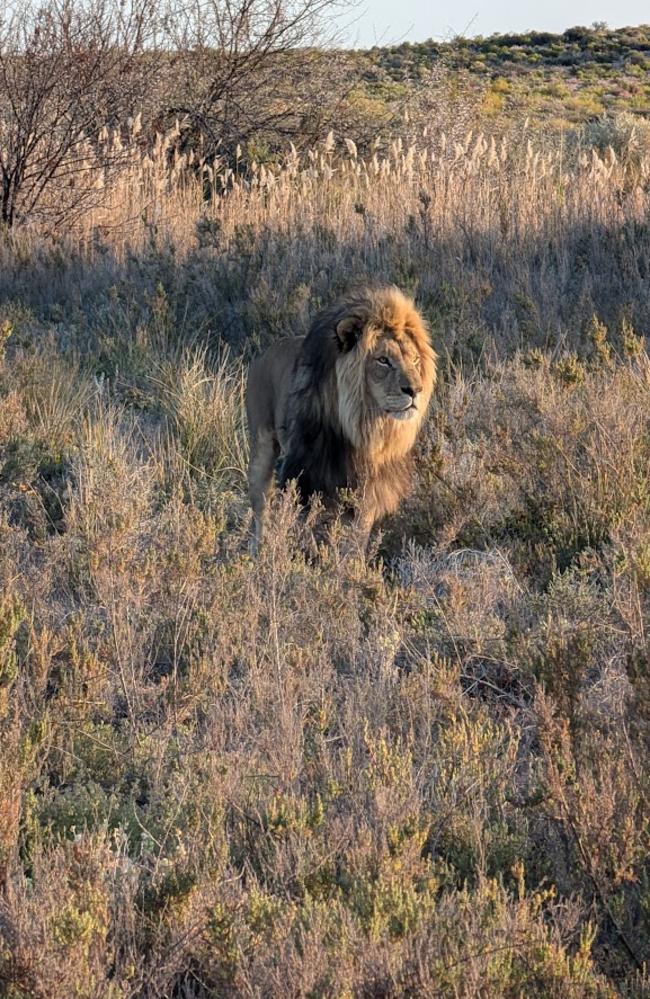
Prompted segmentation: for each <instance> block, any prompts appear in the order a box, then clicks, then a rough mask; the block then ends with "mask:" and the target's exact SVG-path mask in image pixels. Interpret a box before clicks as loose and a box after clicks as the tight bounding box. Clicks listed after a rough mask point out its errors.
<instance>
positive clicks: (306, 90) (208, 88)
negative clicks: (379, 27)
mask: <svg viewBox="0 0 650 999" xmlns="http://www.w3.org/2000/svg"><path fill="white" fill-rule="evenodd" d="M170 3H171V6H170V7H169V8H168V16H167V26H168V30H169V36H170V39H171V40H172V48H173V50H174V51H175V53H176V56H177V59H178V64H177V68H178V72H177V76H176V80H177V86H178V90H177V99H176V100H175V101H172V102H170V104H169V106H168V111H169V113H170V114H172V115H174V116H180V117H182V118H184V119H185V121H186V123H187V124H188V126H189V127H190V128H191V129H194V130H195V131H196V132H200V134H201V135H202V136H203V138H204V140H205V139H207V140H208V142H209V143H211V144H212V145H213V146H220V147H222V148H224V149H225V150H231V151H232V149H233V148H234V147H235V145H236V144H244V143H246V142H248V141H251V140H255V142H256V144H257V145H258V146H262V147H263V146H264V145H265V144H266V143H267V142H270V143H274V142H277V141H278V140H279V141H281V142H282V141H284V143H285V145H286V141H287V140H288V139H291V140H292V141H294V142H296V143H299V142H311V141H313V139H314V138H315V137H316V136H318V135H319V134H322V133H323V131H324V130H327V129H329V128H330V127H332V123H333V122H335V121H336V117H337V111H338V110H339V109H340V108H341V107H342V105H343V103H344V100H345V98H346V97H347V95H348V94H349V92H350V90H351V88H353V87H354V86H355V84H356V83H357V81H358V75H359V74H358V66H357V64H356V63H355V61H354V60H353V59H352V58H351V56H350V54H349V53H344V52H342V51H340V50H338V49H337V48H336V47H335V45H334V42H335V41H336V36H335V33H334V32H333V30H332V15H334V14H335V13H336V12H337V10H341V9H345V8H350V7H351V6H353V3H352V2H350V0H190V2H186V0H179V2H177V0H170Z"/></svg>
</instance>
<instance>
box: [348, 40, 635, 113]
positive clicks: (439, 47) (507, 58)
mask: <svg viewBox="0 0 650 999" xmlns="http://www.w3.org/2000/svg"><path fill="white" fill-rule="evenodd" d="M367 56H368V59H369V61H370V63H371V65H372V67H373V68H375V71H376V72H379V73H380V74H382V75H385V76H386V77H387V78H388V79H390V80H393V81H395V82H398V81H399V82H401V83H402V84H404V83H409V84H411V85H420V86H426V84H427V81H428V80H430V79H431V73H432V71H433V72H435V71H436V70H438V71H439V70H440V68H441V67H445V68H446V69H448V70H449V71H451V72H452V73H453V74H454V75H459V74H460V75H461V78H464V79H466V80H468V81H469V82H470V83H471V85H472V86H473V87H475V88H476V87H479V86H480V84H481V82H482V84H483V86H484V88H485V91H484V97H483V111H484V112H485V113H486V114H487V115H488V116H489V117H490V118H493V119H497V120H498V119H500V118H504V117H505V118H507V119H510V120H512V121H516V120H518V119H519V120H520V118H521V116H523V115H525V114H527V115H529V116H530V119H531V122H532V123H533V124H536V123H537V124H539V125H540V126H543V127H545V128H548V127H549V126H551V127H552V128H554V129H556V130H558V131H560V130H566V129H567V128H569V129H570V128H571V127H572V126H574V125H575V124H579V123H581V122H585V121H588V120H590V119H591V118H593V117H595V116H597V115H601V114H613V113H616V112H624V111H627V112H630V113H633V114H635V115H639V116H647V115H648V113H649V112H650V75H649V72H648V70H649V69H650V27H648V25H640V26H639V27H633V28H619V29H616V30H611V29H608V28H607V27H606V26H605V25H603V24H594V25H592V26H591V27H590V28H586V27H574V28H569V29H568V30H567V31H565V32H564V33H563V34H561V35H554V34H552V33H550V32H547V31H529V32H527V33H525V34H503V35H491V36H490V37H488V38H483V37H480V36H479V37H475V38H462V37H461V38H455V39H453V40H450V41H448V42H436V41H433V40H431V41H427V42H418V43H410V42H403V43H402V44H401V45H398V46H395V47H386V48H375V49H371V50H370V51H369V53H367ZM366 76H367V78H368V79H370V80H372V79H373V71H372V70H369V71H368V73H367V74H366Z"/></svg>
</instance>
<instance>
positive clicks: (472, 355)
mask: <svg viewBox="0 0 650 999" xmlns="http://www.w3.org/2000/svg"><path fill="white" fill-rule="evenodd" d="M418 141H419V140H418ZM163 145H164V143H163ZM161 148H162V146H161ZM571 156H573V154H571V155H569V154H566V155H565V151H562V150H548V151H544V150H541V151H540V152H535V151H533V150H530V151H528V150H527V149H526V146H525V144H524V145H523V146H522V145H521V144H520V146H519V147H515V146H514V144H513V142H512V140H507V141H506V142H505V143H501V142H497V143H496V144H495V145H494V146H492V145H491V143H490V140H489V139H486V140H482V139H480V138H479V137H477V136H472V137H470V138H469V139H468V141H467V143H466V148H465V147H462V148H456V149H448V148H447V149H445V148H444V143H443V141H442V140H441V139H440V137H437V138H436V139H435V141H434V142H433V143H431V144H429V143H428V140H427V145H426V149H425V147H423V146H422V144H421V143H420V144H419V147H418V148H417V149H416V148H413V149H411V147H410V146H408V145H407V144H404V145H402V147H401V148H400V147H399V146H398V145H397V144H396V145H394V146H393V147H392V148H391V149H390V150H386V151H384V152H383V153H378V154H377V158H376V160H375V161H370V162H368V163H361V162H360V160H359V159H358V157H357V156H356V154H355V151H354V150H353V149H351V148H349V149H346V150H345V151H344V152H343V153H342V154H341V155H339V152H338V151H336V150H332V149H329V150H328V149H322V150H317V151H314V154H313V156H312V157H310V158H308V159H307V160H306V161H304V162H301V161H299V160H298V159H297V158H296V157H294V156H290V157H288V159H287V162H286V163H285V164H283V165H282V166H281V168H278V169H276V170H274V172H273V173H272V174H271V173H270V172H266V173H265V174H262V171H261V169H260V170H259V171H258V173H257V174H256V176H255V177H254V178H253V179H252V180H251V178H250V177H248V178H237V177H232V176H230V177H226V175H225V171H224V170H218V171H217V176H218V177H222V178H225V181H223V180H218V179H217V180H216V182H215V177H214V175H213V176H212V177H210V175H209V174H208V173H207V170H206V165H205V164H204V165H203V166H202V170H203V172H204V174H205V175H206V177H207V182H208V183H209V185H210V186H209V189H206V186H205V183H206V181H205V178H204V179H203V180H201V179H200V178H199V177H198V176H197V174H196V172H195V171H194V170H193V167H192V168H191V167H190V165H188V164H182V163H179V162H178V161H176V164H175V165H174V164H173V163H172V164H167V160H166V157H165V156H164V155H163V152H160V153H159V154H157V158H156V157H153V158H152V165H148V164H146V163H144V162H143V161H142V160H140V159H138V158H137V157H136V153H135V152H134V161H133V167H132V169H131V170H130V171H129V172H127V173H125V174H124V175H123V176H122V179H121V182H120V185H119V186H118V187H116V188H115V189H114V190H112V191H111V192H109V193H110V198H111V199H112V200H111V201H110V202H107V203H106V204H105V206H104V207H103V208H102V209H101V210H100V209H99V208H98V209H96V210H94V211H93V213H91V214H89V215H88V216H87V217H85V218H84V219H82V220H80V224H79V227H78V229H77V230H76V231H75V232H73V233H71V234H70V235H69V236H68V237H67V238H66V239H65V240H61V241H60V242H59V243H58V244H57V243H53V242H52V241H51V240H48V239H46V238H45V236H44V235H43V234H41V233H38V232H36V231H34V232H31V233H22V234H17V235H15V236H12V237H11V240H10V241H9V240H6V241H5V243H4V244H3V247H2V251H1V253H2V256H3V269H2V272H1V274H0V291H1V293H2V296H3V300H2V305H1V306H0V308H1V310H2V311H1V313H0V329H1V330H2V331H3V333H2V338H1V342H2V345H3V346H2V355H1V360H0V594H1V597H0V881H1V883H2V890H1V895H0V991H2V993H3V995H7V996H8V997H10V999H25V997H38V999H54V997H58V996H61V995H66V996H79V997H95V996H102V997H104V996H105V997H111V999H126V997H132V999H136V997H138V999H140V997H142V999H144V997H146V999H149V997H172V996H174V997H185V999H189V997H193V999H199V997H201V999H203V997H208V996H214V995H248V996H252V995H268V996H271V995H274V996H275V995H304V996H312V997H316V996H330V995H332V996H352V995H355V996H356V995H359V996H362V995H366V996H378V995H393V996H406V995H426V996H434V995H436V996H437V995H442V996H468V997H469V996H472V997H473V996H479V995H480V996H490V997H494V999H497V997H504V996H505V997H512V999H515V997H519V996H523V995H525V996H535V995H537V996H556V997H558V999H560V997H562V999H564V997H586V996H594V997H595V996H602V997H609V996H613V995H622V996H634V997H642V996H647V995H648V994H650V982H649V981H648V977H647V973H646V971H645V967H646V963H647V961H648V958H649V957H650V953H649V947H648V940H649V939H650V934H649V930H650V887H649V886H650V880H649V879H650V867H649V865H648V856H649V850H650V811H649V808H648V802H649V794H650V787H649V785H648V774H649V773H650V709H649V707H648V704H649V703H650V701H649V697H650V679H649V677H650V647H649V645H648V633H647V627H648V625H647V622H648V611H649V609H650V487H649V476H648V472H649V469H650V423H649V418H648V413H650V361H649V360H648V356H647V353H646V350H645V347H644V342H643V338H642V336H641V335H640V334H642V333H645V332H647V321H648V320H647V314H646V312H645V311H644V308H645V306H644V302H645V301H646V296H647V282H648V274H649V273H650V270H649V269H648V263H649V261H648V253H649V251H650V242H649V239H648V231H647V221H646V212H647V208H648V205H647V199H648V190H647V188H648V185H647V177H648V172H649V169H648V166H649V165H648V162H647V161H646V160H645V159H644V158H643V156H641V157H634V158H630V157H628V158H625V157H620V158H619V157H617V158H614V157H613V156H612V154H611V153H609V152H605V153H604V154H603V156H602V157H600V156H591V155H590V156H589V157H587V158H586V159H585V158H581V157H580V156H579V155H576V156H573V158H571ZM210 169H214V166H213V165H210ZM224 189H225V190H226V191H227V193H226V194H222V191H223V190H224ZM215 192H216V193H215ZM368 275H371V276H373V277H377V278H381V279H389V280H395V281H397V282H398V283H400V284H402V285H404V286H405V287H406V288H407V289H408V290H415V292H416V294H417V295H418V296H419V299H420V301H421V302H422V304H423V308H424V311H425V314H426V315H427V316H428V318H429V319H430V321H431V323H432V326H433V330H434V336H435V339H436V343H437V346H438V347H439V348H441V351H442V352H443V353H444V355H445V366H446V370H445V379H444V383H443V385H442V386H441V388H440V391H439V393H438V395H437V400H436V403H435V406H434V408H433V411H432V414H431V418H430V421H429V423H428V425H427V428H426V430H425V432H424V434H423V437H422V440H421V443H420V447H419V454H418V477H417V483H416V487H415V489H414V493H413V496H412V497H411V499H410V500H409V501H408V503H407V504H405V506H404V508H403V510H402V512H401V514H400V516H399V517H398V518H396V519H394V520H393V521H392V522H391V523H387V524H386V530H385V533H384V535H383V537H382V538H381V539H378V541H377V551H378V554H377V553H375V555H374V556H373V558H371V559H369V560H368V561H367V562H360V561H359V560H358V559H355V558H352V557H350V556H349V555H347V556H346V555H345V554H344V553H343V552H341V551H339V549H338V548H337V546H336V545H334V546H333V547H332V548H330V549H328V550H325V551H321V552H320V554H319V555H318V557H314V553H313V544H312V541H311V538H310V533H309V525H308V524H307V525H306V524H304V523H303V522H302V520H301V519H300V518H299V517H298V516H297V514H296V511H295V508H294V505H293V502H292V498H291V497H290V496H288V497H284V498H279V499H278V501H277V503H276V508H275V511H274V517H273V528H272V530H271V531H270V532H269V538H268V543H267V545H266V547H265V548H264V550H263V552H262V553H261V555H260V557H259V559H258V560H257V561H255V562H253V561H251V559H250V558H249V557H248V555H247V554H246V551H247V537H248V530H249V514H248V512H247V505H246V501H245V497H244V473H245V464H246V443H245V437H244V433H243V429H244V428H243V415H242V385H243V373H244V370H245V368H244V366H243V363H242V361H241V359H240V357H241V355H242V354H244V355H245V354H247V353H250V352H251V351H252V350H253V349H255V348H256V347H257V346H259V345H260V344H263V343H264V342H267V341H268V340H270V339H271V338H273V337H276V336H278V335H281V334H282V333H283V332H285V331H289V332H291V331H299V330H301V329H302V328H304V325H305V323H306V320H307V316H308V314H310V313H311V312H312V311H313V309H315V308H316V307H317V306H318V305H319V304H320V303H321V302H322V301H324V300H326V299H329V297H330V296H333V295H334V294H336V293H337V292H338V290H339V288H340V287H341V286H342V285H343V283H344V282H345V281H346V280H348V279H349V278H350V277H351V276H358V277H360V278H362V277H365V276H368ZM594 313H596V315H597V318H596V319H594ZM603 322H605V323H606V324H607V325H606V326H605V325H603ZM607 327H608V328H607ZM226 344H230V354H226V353H224V350H225V345H226Z"/></svg>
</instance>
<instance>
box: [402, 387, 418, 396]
mask: <svg viewBox="0 0 650 999" xmlns="http://www.w3.org/2000/svg"><path fill="white" fill-rule="evenodd" d="M401 388H402V392H404V394H405V395H408V396H409V397H410V398H411V399H415V389H414V388H413V386H412V385H402V387H401Z"/></svg>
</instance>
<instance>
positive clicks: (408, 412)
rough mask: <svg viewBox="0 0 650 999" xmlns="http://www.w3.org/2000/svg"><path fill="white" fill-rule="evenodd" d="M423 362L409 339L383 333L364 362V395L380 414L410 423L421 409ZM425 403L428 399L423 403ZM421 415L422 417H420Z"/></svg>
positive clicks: (403, 336) (386, 332)
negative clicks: (365, 393)
mask: <svg viewBox="0 0 650 999" xmlns="http://www.w3.org/2000/svg"><path fill="white" fill-rule="evenodd" d="M421 368H422V358H421V356H420V353H419V351H418V349H417V348H416V346H415V344H414V343H413V341H412V340H411V338H410V337H408V336H405V335H402V336H401V337H400V338H399V339H397V338H396V336H395V335H394V334H393V333H391V332H389V331H382V332H381V333H380V334H379V335H378V336H377V339H376V343H375V345H374V348H373V350H372V351H371V352H369V354H368V356H367V358H366V392H367V396H368V398H369V399H370V400H372V402H373V403H374V405H375V407H376V409H377V410H378V412H379V413H382V414H385V415H386V416H390V417H391V418H392V419H394V420H412V419H414V418H415V417H416V416H417V415H418V413H419V412H420V406H421V405H422V388H423V382H422V371H421ZM426 401H427V402H428V398H427V400H426ZM420 415H421V413H420Z"/></svg>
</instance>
